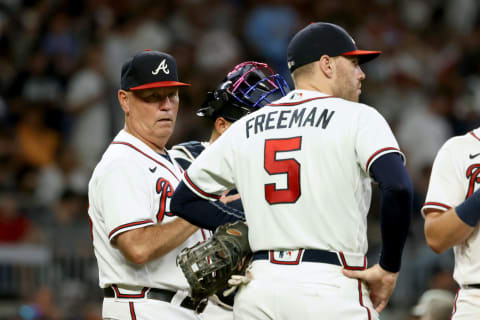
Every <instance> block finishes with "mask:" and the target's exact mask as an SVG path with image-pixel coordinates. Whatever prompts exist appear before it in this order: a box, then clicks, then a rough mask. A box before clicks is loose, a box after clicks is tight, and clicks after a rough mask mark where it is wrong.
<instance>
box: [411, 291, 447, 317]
mask: <svg viewBox="0 0 480 320" xmlns="http://www.w3.org/2000/svg"><path fill="white" fill-rule="evenodd" d="M454 299H455V295H454V294H453V293H451V292H450V291H447V290H442V289H430V290H427V291H425V292H424V293H423V294H422V296H421V297H420V300H419V301H418V303H417V304H416V305H415V306H414V307H413V308H412V312H411V315H412V317H411V318H410V319H411V320H415V319H418V320H448V319H450V318H451V315H452V310H453V302H454Z"/></svg>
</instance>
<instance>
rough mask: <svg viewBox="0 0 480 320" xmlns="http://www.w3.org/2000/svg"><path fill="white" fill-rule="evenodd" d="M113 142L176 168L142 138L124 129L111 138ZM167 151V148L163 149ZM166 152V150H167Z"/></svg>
mask: <svg viewBox="0 0 480 320" xmlns="http://www.w3.org/2000/svg"><path fill="white" fill-rule="evenodd" d="M112 143H113V144H124V145H127V146H129V147H131V148H133V149H136V150H137V151H139V152H141V153H143V154H145V155H147V156H149V157H151V158H153V159H154V160H155V161H159V162H162V163H164V164H167V165H168V166H170V167H171V168H175V170H178V169H177V168H176V167H175V166H174V165H173V164H172V163H171V162H170V161H168V160H167V159H166V158H165V157H163V156H162V155H160V154H159V153H157V152H155V151H154V150H153V149H152V148H150V147H149V146H148V145H147V144H145V143H144V142H143V141H142V140H140V139H138V138H137V137H135V136H133V135H132V134H130V133H128V132H127V131H125V129H122V130H120V132H119V133H118V134H117V136H116V137H115V138H114V139H113V142H112ZM165 151H167V149H165ZM167 154H168V151H167Z"/></svg>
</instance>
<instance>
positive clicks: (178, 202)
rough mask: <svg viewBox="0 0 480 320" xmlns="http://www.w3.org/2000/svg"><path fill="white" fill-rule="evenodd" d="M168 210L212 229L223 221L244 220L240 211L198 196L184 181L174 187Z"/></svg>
mask: <svg viewBox="0 0 480 320" xmlns="http://www.w3.org/2000/svg"><path fill="white" fill-rule="evenodd" d="M170 210H171V211H172V212H173V213H175V215H177V216H179V217H182V218H184V219H185V220H187V221H189V222H190V223H192V224H194V225H196V226H199V227H201V228H204V229H208V230H212V231H213V230H215V229H217V227H218V226H221V225H224V224H225V223H228V222H235V221H238V220H245V215H244V214H243V212H242V211H239V210H238V209H236V208H234V207H232V206H227V205H225V204H223V203H221V202H220V201H209V200H205V199H203V198H200V197H198V196H196V195H195V194H194V193H193V192H192V191H191V190H190V189H189V188H188V187H187V186H186V185H185V184H184V182H181V183H180V184H179V185H178V186H177V189H175V193H174V194H173V199H172V202H171V203H170Z"/></svg>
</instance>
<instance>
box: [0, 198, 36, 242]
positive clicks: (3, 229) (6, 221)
mask: <svg viewBox="0 0 480 320" xmlns="http://www.w3.org/2000/svg"><path fill="white" fill-rule="evenodd" d="M38 237H39V234H38V233H37V231H36V230H35V229H34V226H33V224H32V222H31V221H30V220H29V219H28V218H27V217H26V216H25V215H24V213H22V212H21V211H20V209H19V206H18V203H17V197H16V195H15V194H14V193H12V192H8V191H2V192H0V243H4V244H5V243H8V244H18V243H24V242H32V241H36V240H37V239H38Z"/></svg>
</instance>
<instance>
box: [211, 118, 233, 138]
mask: <svg viewBox="0 0 480 320" xmlns="http://www.w3.org/2000/svg"><path fill="white" fill-rule="evenodd" d="M231 124H232V123H231V122H230V121H228V120H226V119H225V118H224V117H218V118H217V119H215V123H214V125H215V130H217V132H218V133H219V135H221V134H223V133H224V132H225V131H226V130H227V129H228V128H229V127H230V125H231Z"/></svg>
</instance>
